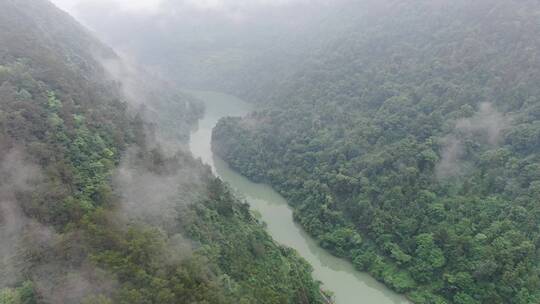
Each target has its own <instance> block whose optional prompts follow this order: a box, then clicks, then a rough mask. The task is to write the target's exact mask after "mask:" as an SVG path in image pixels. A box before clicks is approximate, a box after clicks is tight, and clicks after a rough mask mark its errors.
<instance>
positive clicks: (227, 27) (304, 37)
mask: <svg viewBox="0 0 540 304" xmlns="http://www.w3.org/2000/svg"><path fill="white" fill-rule="evenodd" d="M75 2H77V0H75ZM78 2H81V4H80V5H79V6H78V9H77V15H78V16H79V17H80V18H81V19H82V20H84V21H85V23H87V24H88V25H89V26H90V27H92V28H93V29H94V30H95V31H96V32H98V33H99V34H100V35H101V36H102V37H103V38H104V39H105V40H106V41H108V42H109V43H110V44H111V45H113V46H114V47H115V48H119V49H122V50H124V51H125V52H127V53H129V54H130V55H132V56H134V57H136V58H137V59H138V60H139V61H141V62H143V63H144V64H145V65H147V66H150V67H153V68H154V69H155V70H156V71H159V72H160V73H162V74H163V75H166V76H167V78H170V79H172V80H174V81H176V83H177V84H180V85H181V86H183V87H188V88H193V89H205V90H215V91H221V92H227V93H230V94H234V95H237V96H241V97H245V98H246V99H249V100H252V101H253V100H255V99H259V97H260V95H263V94H267V93H268V92H269V91H270V90H271V89H270V88H273V87H275V86H276V85H277V83H280V81H281V80H282V79H283V78H284V77H285V76H287V75H291V74H292V73H293V72H294V71H296V70H297V68H298V67H299V66H301V64H302V62H303V61H304V58H305V55H306V54H307V53H308V52H309V51H310V50H311V49H312V48H315V47H317V46H319V45H321V44H325V43H326V41H327V40H328V39H329V38H330V37H332V36H333V35H335V33H337V32H340V31H342V29H343V28H346V27H347V26H348V25H350V23H351V21H352V20H353V18H355V16H353V15H349V16H344V14H342V12H341V11H342V10H346V6H342V5H336V4H338V3H348V2H354V1H351V0H334V1H330V2H329V1H325V0H310V1H183V0H182V1H176V0H163V1H160V3H161V4H160V5H159V8H158V9H156V10H155V11H150V12H140V11H130V10H125V9H121V8H118V7H117V8H116V9H115V8H111V9H109V11H108V12H107V13H104V10H106V9H105V8H104V7H103V5H101V4H100V3H99V2H98V3H94V2H92V1H84V0H79V1H78ZM212 3H214V5H213V4H212ZM261 3H264V4H261ZM134 29H136V30H134Z"/></svg>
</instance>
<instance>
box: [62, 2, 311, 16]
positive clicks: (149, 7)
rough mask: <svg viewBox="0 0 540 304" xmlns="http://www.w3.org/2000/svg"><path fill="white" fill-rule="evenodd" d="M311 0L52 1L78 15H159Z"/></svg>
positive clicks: (227, 9) (239, 9) (226, 9)
mask: <svg viewBox="0 0 540 304" xmlns="http://www.w3.org/2000/svg"><path fill="white" fill-rule="evenodd" d="M309 1H311V0H52V2H53V3H55V4H56V5H58V6H59V7H60V8H62V9H64V10H66V11H68V12H70V13H72V14H77V10H78V9H81V8H82V7H84V6H86V5H91V6H94V7H96V6H100V7H101V6H103V7H104V8H106V7H108V8H110V9H120V10H123V11H129V12H138V13H143V14H151V13H157V12H159V11H160V10H161V9H164V8H165V7H167V6H175V7H182V6H186V7H191V8H198V9H210V10H224V11H242V10H245V9H250V8H253V7H255V6H261V5H263V6H280V5H286V4H291V3H305V2H309Z"/></svg>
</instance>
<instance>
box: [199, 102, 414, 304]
mask: <svg viewBox="0 0 540 304" xmlns="http://www.w3.org/2000/svg"><path fill="white" fill-rule="evenodd" d="M190 93H191V94H193V95H196V97H198V98H199V99H201V100H203V101H204V103H205V105H206V113H205V116H204V118H203V119H202V120H201V121H199V128H198V129H197V130H196V131H194V132H193V133H192V135H191V141H190V149H191V151H192V153H193V155H194V156H195V157H197V158H201V160H202V161H203V162H204V163H207V164H208V165H210V166H211V167H212V170H213V171H214V173H215V174H217V175H218V176H219V177H220V178H221V179H222V180H224V181H225V182H227V183H228V184H229V185H230V186H231V187H232V188H234V189H235V190H236V191H237V193H238V195H239V196H240V197H242V198H244V199H246V200H247V202H248V203H249V204H250V205H251V207H252V209H253V210H255V211H256V212H258V213H259V214H260V215H261V218H262V220H263V221H264V222H265V223H266V224H267V227H268V228H267V229H268V232H269V233H270V235H272V237H273V238H274V239H275V240H276V241H277V242H279V243H281V244H283V245H286V246H288V247H291V248H294V249H296V250H297V251H298V253H299V254H300V255H301V256H302V257H303V258H304V259H306V260H307V261H308V262H309V263H310V264H311V265H312V266H313V269H314V276H315V278H316V279H317V280H320V281H321V282H323V284H324V287H325V288H326V289H328V290H330V291H332V292H333V293H334V296H335V301H336V304H401V303H409V302H408V301H407V300H406V299H405V297H403V296H401V295H398V294H396V293H394V292H392V291H391V290H389V289H388V288H386V287H385V286H384V285H382V284H381V283H379V282H377V281H376V280H374V279H373V278H372V277H370V276H369V275H368V274H366V273H362V272H359V271H357V270H355V269H354V267H353V265H352V264H351V263H350V262H348V261H345V260H343V259H339V258H336V257H334V256H332V255H331V254H329V253H328V252H327V251H326V250H324V249H322V248H321V247H319V245H318V244H317V242H316V241H315V240H314V239H313V238H311V237H310V236H309V235H307V234H306V233H305V232H304V230H302V228H301V227H300V226H299V225H298V224H297V223H295V222H294V221H293V216H292V210H291V208H290V207H289V206H288V204H287V201H286V200H285V199H284V198H283V197H282V196H281V195H280V194H278V193H277V192H276V191H274V190H273V189H272V188H271V187H269V186H267V185H264V184H255V183H252V182H251V181H249V180H248V179H246V178H245V177H243V176H241V175H240V174H238V173H236V172H235V171H233V170H231V169H230V168H229V167H228V166H227V164H226V163H225V162H224V161H223V160H221V159H219V158H218V157H216V156H215V155H213V153H212V150H211V135H212V128H213V127H214V126H215V125H216V123H217V122H218V120H219V119H220V118H222V117H225V116H243V115H245V114H247V113H248V112H250V111H251V110H252V109H253V107H252V106H251V105H250V104H247V103H246V102H244V101H242V100H240V99H238V98H235V97H233V96H229V95H225V94H220V93H213V92H190Z"/></svg>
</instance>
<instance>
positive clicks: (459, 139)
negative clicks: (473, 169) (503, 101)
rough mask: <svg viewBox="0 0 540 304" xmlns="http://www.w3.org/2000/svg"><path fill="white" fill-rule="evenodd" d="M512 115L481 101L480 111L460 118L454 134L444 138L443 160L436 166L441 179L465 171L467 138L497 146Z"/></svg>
mask: <svg viewBox="0 0 540 304" xmlns="http://www.w3.org/2000/svg"><path fill="white" fill-rule="evenodd" d="M510 122H511V119H510V117H508V116H506V115H504V114H502V113H500V112H498V111H497V110H496V109H495V108H494V107H493V105H492V104H491V103H488V102H484V103H481V104H480V106H479V108H478V111H477V112H476V113H475V114H474V115H473V116H472V117H469V118H463V119H459V120H458V121H457V122H456V124H455V129H454V132H452V134H449V135H448V136H446V137H445V138H444V139H443V143H442V144H443V149H442V151H441V161H440V162H439V164H438V165H437V167H436V175H437V177H438V178H439V179H443V178H447V177H454V176H458V175H460V174H461V173H462V171H463V157H464V156H465V152H466V151H465V146H464V142H465V140H468V139H472V140H475V141H478V142H483V143H485V144H488V145H491V146H496V145H498V144H499V142H500V140H501V139H502V133H503V131H504V130H505V129H506V128H508V126H509V125H510Z"/></svg>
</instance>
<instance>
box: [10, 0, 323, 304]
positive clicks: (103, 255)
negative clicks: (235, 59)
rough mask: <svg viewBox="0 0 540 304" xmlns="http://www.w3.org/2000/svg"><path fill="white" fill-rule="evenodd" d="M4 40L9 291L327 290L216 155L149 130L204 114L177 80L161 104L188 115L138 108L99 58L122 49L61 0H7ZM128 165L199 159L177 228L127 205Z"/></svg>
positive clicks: (85, 296)
mask: <svg viewBox="0 0 540 304" xmlns="http://www.w3.org/2000/svg"><path fill="white" fill-rule="evenodd" d="M0 45H2V48H1V49H0V100H1V103H0V161H1V166H0V173H1V175H2V177H1V184H0V227H1V228H2V229H1V231H0V242H1V244H3V245H6V244H9V246H1V248H0V288H2V289H0V303H2V304H22V303H24V304H32V303H85V304H98V303H99V304H108V303H130V304H133V303H319V302H320V301H321V299H320V295H319V287H318V283H316V282H314V281H313V279H312V278H311V269H310V267H309V266H308V265H306V263H305V262H304V261H303V260H302V259H300V258H299V257H298V256H297V255H296V253H294V252H292V251H291V250H290V249H287V248H283V247H281V246H278V245H276V244H275V243H273V241H272V240H271V238H270V237H269V235H268V234H267V233H266V232H265V231H264V228H263V226H262V225H261V224H260V223H258V222H257V221H256V220H255V219H254V218H253V217H252V216H251V214H250V212H249V209H248V208H247V206H246V205H245V204H244V203H241V202H240V201H238V200H237V199H235V198H234V197H233V196H232V195H231V194H230V193H229V190H228V189H227V187H226V186H225V185H223V184H222V183H221V182H220V181H219V180H216V179H215V178H214V177H212V175H211V173H210V170H209V169H208V168H206V167H204V166H203V165H202V164H201V163H199V162H198V161H195V160H194V159H193V158H192V157H191V156H189V155H187V154H186V153H184V152H178V153H176V154H174V155H168V154H165V153H164V152H162V149H161V148H160V147H159V145H155V144H153V143H152V142H151V141H150V140H148V138H147V137H146V136H145V134H150V135H151V136H150V137H152V129H154V128H156V126H155V125H158V128H161V127H163V128H165V127H167V126H168V127H170V128H173V127H174V128H177V127H179V126H185V125H188V124H189V120H196V118H197V117H198V115H200V113H201V108H200V107H198V106H195V105H193V106H189V105H188V103H192V102H194V101H193V100H191V99H182V98H183V95H174V94H170V93H163V94H164V95H165V97H164V100H165V101H164V102H161V103H158V104H157V106H155V107H153V108H152V110H156V111H163V110H164V109H168V110H170V109H171V108H174V109H178V108H180V109H182V110H183V111H185V113H179V115H178V119H182V120H183V119H185V120H188V121H180V122H176V123H175V122H174V121H173V118H172V117H171V116H170V113H166V114H164V115H163V116H160V113H157V114H156V115H157V117H158V118H157V119H156V121H153V123H155V125H149V124H148V123H146V122H145V121H144V120H143V117H144V118H146V117H148V116H147V113H143V114H142V115H134V116H133V115H131V114H130V111H131V110H132V109H130V106H131V105H129V104H128V103H127V101H130V100H129V98H126V95H128V94H127V93H126V92H125V87H122V86H121V84H120V83H118V82H115V81H112V80H109V79H111V78H112V77H111V75H110V74H109V72H107V71H106V69H105V68H104V67H103V65H102V64H101V59H102V58H99V57H100V56H101V57H104V58H107V59H113V60H116V59H117V58H116V55H115V54H114V53H113V52H112V51H111V50H109V49H108V48H106V47H104V46H102V45H101V44H100V43H99V42H97V41H95V40H94V39H93V38H91V36H90V35H89V34H88V33H87V32H86V31H85V30H84V29H82V28H81V27H80V26H79V25H78V24H76V23H75V22H74V21H73V20H72V19H71V18H70V17H69V16H67V15H65V14H64V13H62V12H59V11H58V10H57V9H56V8H55V7H54V6H53V5H52V4H50V3H48V2H47V1H42V0H17V1H2V2H0ZM96 54H98V55H99V56H97V55H96ZM96 56H97V57H96ZM159 96H160V95H155V96H154V97H156V98H157V97H159ZM177 98H178V99H177ZM173 102H176V103H177V104H176V105H174V104H171V103H173ZM153 117H155V116H153ZM160 117H165V118H164V119H166V121H162V120H160ZM160 123H161V124H160ZM168 132H171V133H169V134H173V135H174V136H173V137H176V138H177V139H178V138H182V134H185V132H189V130H183V131H182V132H184V133H181V134H177V133H176V132H173V131H171V130H168ZM128 150H129V151H131V150H133V151H135V152H133V155H134V156H133V157H132V159H127V160H126V155H130V156H131V154H130V153H129V152H128ZM126 164H127V165H128V166H130V167H128V168H125V165H126ZM121 170H144V172H147V173H148V174H151V175H152V176H156V178H158V180H159V178H169V177H176V176H177V175H178V172H184V171H182V170H185V171H188V172H189V175H188V176H189V177H188V178H184V179H183V180H179V181H178V189H181V190H182V189H184V190H182V191H180V192H179V193H174V195H175V198H177V200H178V202H179V203H178V205H177V206H175V207H177V209H178V212H177V213H175V214H177V215H178V216H177V217H176V218H174V223H175V225H174V227H172V228H171V227H164V226H160V225H154V224H153V223H152V221H150V220H146V219H138V218H129V217H128V216H127V215H125V214H124V213H123V211H124V209H122V208H123V203H124V196H125V193H122V188H121V187H120V186H119V185H118V184H117V183H115V179H116V175H119V174H120V173H119V171H121ZM137 172H139V171H137ZM186 179H187V181H186ZM182 181H183V183H184V184H187V185H191V184H193V183H197V185H198V187H192V188H191V191H185V189H186V185H182V184H181V182H182ZM173 182H174V183H176V182H177V181H176V179H173ZM175 186H176V184H175ZM175 189H176V187H175ZM155 195H156V196H158V195H160V193H155ZM186 197H187V198H189V202H184V201H182V199H184V198H186ZM166 199H169V198H166ZM175 202H176V200H174V199H173V200H172V203H173V204H174V203H175ZM180 202H182V203H180ZM141 207H142V208H151V207H152V206H150V205H149V206H144V205H143V206H141ZM161 213H165V211H161ZM183 236H185V237H192V240H187V239H185V238H182V237H183ZM184 247H187V248H192V247H193V248H194V249H193V250H185V252H182V251H180V249H181V248H184ZM12 248H13V250H12Z"/></svg>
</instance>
